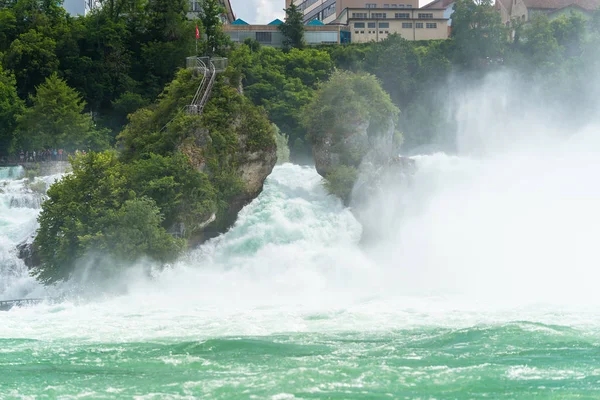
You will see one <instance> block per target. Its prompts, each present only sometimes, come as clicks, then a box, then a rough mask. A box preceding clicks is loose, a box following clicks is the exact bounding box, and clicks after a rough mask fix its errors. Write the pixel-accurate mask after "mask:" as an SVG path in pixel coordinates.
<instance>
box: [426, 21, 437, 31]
mask: <svg viewBox="0 0 600 400" xmlns="http://www.w3.org/2000/svg"><path fill="white" fill-rule="evenodd" d="M425 27H426V28H427V29H436V28H437V23H436V22H428V23H426V24H425Z"/></svg>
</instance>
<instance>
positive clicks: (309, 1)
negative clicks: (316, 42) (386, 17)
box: [285, 0, 419, 24]
mask: <svg viewBox="0 0 600 400" xmlns="http://www.w3.org/2000/svg"><path fill="white" fill-rule="evenodd" d="M292 2H293V3H294V4H296V5H297V6H298V7H299V8H300V10H301V11H302V13H303V14H304V22H305V23H307V22H310V21H313V20H315V19H316V20H319V21H321V22H323V23H324V24H329V23H331V22H334V21H335V20H336V19H338V18H339V17H340V15H341V14H342V12H343V11H344V10H345V9H346V8H385V9H387V8H391V9H398V8H415V7H418V6H419V2H418V0H285V6H286V8H287V7H289V5H290V4H291V3H292Z"/></svg>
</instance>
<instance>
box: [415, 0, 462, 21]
mask: <svg viewBox="0 0 600 400" xmlns="http://www.w3.org/2000/svg"><path fill="white" fill-rule="evenodd" d="M421 8H443V9H444V18H448V26H452V13H454V0H433V1H432V2H431V3H427V4H426V5H424V6H423V7H421Z"/></svg>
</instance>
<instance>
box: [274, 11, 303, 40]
mask: <svg viewBox="0 0 600 400" xmlns="http://www.w3.org/2000/svg"><path fill="white" fill-rule="evenodd" d="M277 28H278V29H279V31H280V32H281V33H282V34H283V49H284V50H286V51H288V50H290V49H301V48H303V47H304V46H305V45H306V44H305V42H304V15H303V14H302V11H300V8H298V6H297V5H295V4H294V3H292V4H290V5H289V7H288V8H286V9H285V22H284V23H283V24H281V25H279V26H278V27H277Z"/></svg>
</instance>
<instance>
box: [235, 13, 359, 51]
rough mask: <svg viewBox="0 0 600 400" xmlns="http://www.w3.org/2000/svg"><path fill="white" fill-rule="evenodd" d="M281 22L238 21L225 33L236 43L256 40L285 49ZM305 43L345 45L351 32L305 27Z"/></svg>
mask: <svg viewBox="0 0 600 400" xmlns="http://www.w3.org/2000/svg"><path fill="white" fill-rule="evenodd" d="M280 24H281V21H279V20H275V21H273V22H271V23H270V24H268V25H250V24H247V23H245V22H244V21H241V20H237V21H235V22H234V23H232V24H228V25H225V26H223V31H224V32H225V33H226V34H227V35H228V36H229V37H230V38H231V41H232V42H234V43H243V42H244V40H246V39H254V40H256V41H257V42H259V43H260V44H261V45H263V46H269V47H277V48H280V47H283V35H282V33H281V32H280V31H279V29H278V25H280ZM304 41H305V42H306V44H307V45H309V46H316V45H322V44H344V43H349V42H350V32H349V31H348V29H347V28H346V27H343V26H336V25H307V26H305V27H304Z"/></svg>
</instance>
